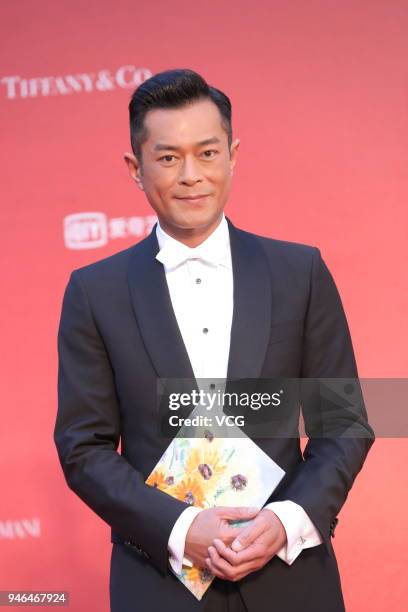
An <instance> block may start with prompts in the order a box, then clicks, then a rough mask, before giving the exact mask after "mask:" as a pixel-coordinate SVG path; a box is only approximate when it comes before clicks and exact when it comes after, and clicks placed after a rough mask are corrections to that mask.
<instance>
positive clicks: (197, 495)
mask: <svg viewBox="0 0 408 612" xmlns="http://www.w3.org/2000/svg"><path fill="white" fill-rule="evenodd" d="M171 494H172V495H173V496H174V497H177V499H180V500H181V501H184V502H187V503H188V504H190V505H191V506H198V507H199V508H203V507H204V497H205V496H204V491H203V489H202V487H201V485H200V483H199V482H197V479H196V478H194V477H191V476H187V477H186V478H185V479H183V480H182V481H181V482H179V483H178V484H177V485H175V486H174V487H172V489H171Z"/></svg>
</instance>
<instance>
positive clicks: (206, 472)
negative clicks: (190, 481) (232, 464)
mask: <svg viewBox="0 0 408 612" xmlns="http://www.w3.org/2000/svg"><path fill="white" fill-rule="evenodd" d="M226 467H227V466H226V465H225V464H223V463H221V460H220V455H219V452H218V451H217V450H216V449H213V448H210V447H209V445H204V446H200V447H197V448H193V449H192V450H191V451H190V453H189V455H188V457H187V460H186V462H185V465H184V469H185V472H186V473H187V474H189V475H191V476H194V477H195V478H196V479H197V480H198V481H199V482H200V483H201V485H202V486H203V487H204V488H205V489H206V490H208V489H209V488H212V487H213V486H215V485H216V484H217V480H218V478H219V477H220V476H222V474H223V473H224V472H225V470H226Z"/></svg>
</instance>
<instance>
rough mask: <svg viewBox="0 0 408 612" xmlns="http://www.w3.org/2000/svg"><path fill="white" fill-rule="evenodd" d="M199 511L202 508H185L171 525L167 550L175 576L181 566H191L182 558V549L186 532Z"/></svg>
mask: <svg viewBox="0 0 408 612" xmlns="http://www.w3.org/2000/svg"><path fill="white" fill-rule="evenodd" d="M201 510H202V508H196V507H195V506H190V507H189V508H186V509H185V510H183V512H182V513H181V514H180V516H179V517H178V519H177V521H176V522H175V523H174V525H173V529H172V530H171V533H170V537H169V541H168V549H169V552H170V557H169V563H170V566H171V568H172V570H173V572H174V573H175V574H180V573H181V570H182V567H183V565H187V566H188V567H192V566H193V564H192V562H191V561H190V559H187V557H184V548H185V544H186V536H187V532H188V530H189V529H190V526H191V523H192V522H193V520H194V519H195V517H196V516H197V514H199V513H200V512H201Z"/></svg>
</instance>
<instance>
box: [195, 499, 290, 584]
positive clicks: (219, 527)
mask: <svg viewBox="0 0 408 612" xmlns="http://www.w3.org/2000/svg"><path fill="white" fill-rule="evenodd" d="M249 520H250V521H251V522H250V523H249V524H247V525H246V526H242V525H241V526H239V525H231V524H230V522H229V521H249ZM285 543H286V532H285V528H284V527H283V525H282V523H281V521H280V520H279V518H278V517H277V515H276V514H275V513H274V512H273V511H272V510H269V509H267V508H264V509H263V510H259V508H238V507H233V508H228V507H224V506H222V507H218V508H211V509H208V510H202V511H201V512H200V513H199V514H198V515H197V516H196V517H195V519H194V520H193V522H192V524H191V526H190V529H189V530H188V532H187V536H186V542H185V549H184V555H185V557H187V558H188V559H190V560H191V561H192V562H193V563H194V565H196V566H198V567H204V568H206V569H208V570H209V571H210V572H211V573H212V574H213V575H214V576H218V578H222V579H223V580H231V581H233V582H235V581H237V580H240V579H241V578H244V577H245V576H247V575H248V574H250V573H252V572H254V571H257V570H259V569H261V568H262V567H263V566H264V565H265V564H266V563H267V562H268V561H269V560H270V559H272V557H273V556H274V555H275V554H276V553H277V552H278V551H279V550H280V549H281V548H282V546H284V544H285Z"/></svg>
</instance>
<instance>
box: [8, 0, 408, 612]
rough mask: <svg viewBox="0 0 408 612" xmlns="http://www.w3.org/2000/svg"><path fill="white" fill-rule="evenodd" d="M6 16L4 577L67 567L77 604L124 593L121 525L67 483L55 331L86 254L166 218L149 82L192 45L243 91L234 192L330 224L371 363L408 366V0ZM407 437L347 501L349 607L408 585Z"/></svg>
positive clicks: (95, 255) (288, 231)
mask: <svg viewBox="0 0 408 612" xmlns="http://www.w3.org/2000/svg"><path fill="white" fill-rule="evenodd" d="M0 17H1V18H0V41H1V43H0V45H1V48H2V53H1V57H2V63H1V67H0V120H1V132H0V134H1V142H2V146H1V148H0V168H1V174H2V178H1V191H2V206H1V227H2V239H1V243H2V244H1V255H2V266H1V271H2V274H1V276H2V285H3V288H4V292H3V298H2V306H3V316H2V318H1V338H2V357H3V366H2V372H3V375H4V382H3V385H2V388H3V402H2V416H1V432H0V436H1V439H0V444H1V474H0V476H1V486H2V494H1V506H0V559H1V560H0V589H35V590H41V589H48V590H55V589H64V590H68V591H70V592H71V601H72V603H71V609H72V610H75V611H78V612H82V611H85V610H89V609H92V610H101V611H107V610H108V607H109V606H108V568H109V558H110V550H111V545H110V543H109V529H108V527H107V525H106V524H104V523H103V522H102V521H101V520H100V519H99V518H98V517H96V516H95V515H94V514H93V513H92V512H91V511H90V510H89V509H88V508H87V507H86V506H85V505H84V504H83V503H82V502H81V501H80V500H79V499H78V498H76V497H75V495H74V494H73V493H72V492H71V491H70V490H69V489H68V487H67V486H66V485H65V481H64V480H63V476H62V472H61V469H60V466H59V463H58V460H57V455H56V450H55V447H54V445H53V441H52V430H53V426H54V420H55V414H56V374H57V355H56V332H57V325H58V319H59V314H60V307H61V299H62V294H63V290H64V288H65V285H66V283H67V280H68V277H69V273H70V271H71V270H72V269H74V268H77V267H79V266H82V265H84V264H87V263H89V262H91V261H95V260H97V259H100V258H102V257H104V256H106V255H109V254H111V253H114V252H116V251H118V250H121V249H123V248H126V247H128V246H130V245H131V244H133V243H134V242H136V241H138V240H139V239H140V238H142V237H143V236H145V235H146V232H148V231H149V228H150V227H151V223H152V218H151V214H152V212H151V210H150V208H149V205H148V203H147V201H146V200H145V199H144V196H143V193H142V192H140V191H139V190H137V188H136V186H135V184H134V183H133V182H131V180H130V179H129V177H128V175H127V170H126V168H125V164H124V162H123V159H122V155H123V153H124V152H125V151H129V150H130V145H129V136H128V115H127V104H128V100H129V97H130V94H131V91H132V90H133V89H134V88H135V87H136V86H137V85H138V84H139V83H140V82H142V81H143V80H144V79H145V78H147V77H149V76H150V75H151V74H153V73H156V72H159V71H161V70H164V69H168V68H174V67H189V68H193V69H195V70H197V71H198V72H200V73H202V74H203V76H204V77H205V78H206V79H207V80H208V81H209V82H210V83H211V84H213V85H215V86H217V87H220V88H221V89H223V90H225V91H226V93H228V95H229V96H230V97H231V99H232V102H233V127H234V137H239V138H240V139H241V148H240V156H239V160H238V165H237V168H236V172H235V174H234V186H233V190H232V194H231V197H230V201H229V204H228V206H227V209H226V213H227V214H228V215H229V216H230V217H231V219H232V220H233V222H234V223H235V224H236V225H237V226H238V227H242V228H244V229H248V230H250V231H254V232H257V233H261V234H264V235H268V236H273V237H276V238H281V239H286V240H294V241H300V242H305V243H309V244H312V245H316V246H318V247H319V248H320V249H321V251H322V253H323V256H324V258H325V259H326V261H327V263H328V265H329V267H330V269H331V271H332V273H333V275H334V277H335V279H336V282H337V285H338V287H339V290H340V292H341V295H342V298H343V303H344V306H345V309H346V312H347V316H348V320H349V324H350V328H351V332H352V336H353V340H354V345H355V350H356V355H357V359H358V364H359V371H360V376H365V377H396V376H401V377H402V376H405V375H406V374H407V363H408V360H407V324H406V318H407V317H406V313H407V295H408V292H407V275H406V265H407V248H406V247H407V227H408V225H407V205H406V200H407V195H408V181H407V179H408V175H407V167H408V166H407V161H408V159H407V136H408V120H407V61H406V58H407V53H408V37H407V35H406V32H407V31H408V5H407V2H406V1H404V0H394V1H393V2H386V1H384V0H381V1H379V0H370V2H367V1H365V0H355V1H347V0H344V1H343V2H336V1H335V0H308V1H307V2H306V1H302V0H291V2H287V1H285V0H277V1H273V0H269V1H261V0H258V2H255V3H254V2H249V1H247V0H246V1H244V0H236V1H235V2H234V3H231V2H228V1H227V0H218V2H217V3H215V2H214V3H211V6H208V5H205V6H204V5H197V6H196V7H195V6H194V5H193V3H189V2H181V1H174V0H173V2H171V3H168V2H162V1H157V2H155V3H149V4H148V3H147V2H146V3H141V2H139V3H137V2H131V1H130V0H116V2H115V3H113V2H108V1H107V0H98V1H97V2H95V1H94V0H88V2H87V3H83V2H79V1H78V0H70V1H69V2H68V1H67V2H58V3H55V2H51V1H50V0H48V1H45V0H44V1H43V2H38V1H36V0H31V1H28V0H21V1H20V2H18V3H14V2H11V1H9V2H3V3H2V5H1V8H0ZM84 213H85V214H84ZM97 213H98V214H97ZM71 215H75V216H74V217H71ZM78 215H80V216H78ZM384 410H387V406H384ZM407 459H408V456H407V444H406V441H405V440H404V439H377V441H376V443H375V445H374V447H373V449H372V450H371V452H370V454H369V457H368V459H367V462H366V464H365V467H364V470H363V472H362V473H361V474H360V475H359V476H358V478H357V481H356V485H355V487H354V489H353V490H352V492H351V493H350V496H349V499H348V501H347V503H346V505H345V507H344V509H343V510H342V512H341V514H340V524H339V526H338V528H337V530H336V538H335V540H334V543H335V547H336V550H337V554H338V559H339V565H340V570H341V574H342V581H343V587H344V593H345V598H346V604H347V610H348V611H351V612H361V611H365V610H369V611H370V612H376V611H380V610H393V611H394V610H401V609H402V608H403V607H404V604H403V601H407V592H406V591H405V592H404V588H406V587H404V585H403V582H402V580H401V578H400V574H401V572H402V570H403V568H405V567H406V564H407V561H408V559H407V550H408V547H407V536H406V534H407V529H406V525H405V526H404V521H406V518H405V517H406V514H407V513H406V506H407V501H408V499H407V494H406V490H407V478H406V475H405V473H406V471H405V469H404V468H405V465H406V462H407Z"/></svg>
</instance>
